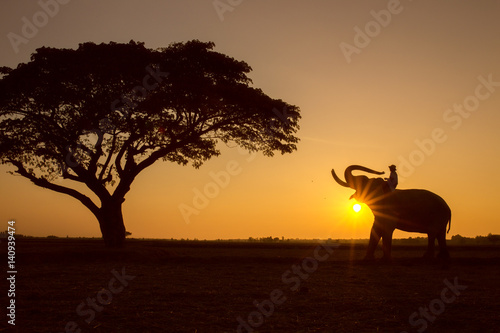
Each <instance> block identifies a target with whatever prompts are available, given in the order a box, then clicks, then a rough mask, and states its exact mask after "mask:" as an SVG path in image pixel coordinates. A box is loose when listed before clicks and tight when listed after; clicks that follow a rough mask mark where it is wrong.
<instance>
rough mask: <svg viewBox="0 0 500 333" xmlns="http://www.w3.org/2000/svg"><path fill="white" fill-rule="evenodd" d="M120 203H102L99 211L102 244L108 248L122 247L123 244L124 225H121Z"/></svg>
mask: <svg viewBox="0 0 500 333" xmlns="http://www.w3.org/2000/svg"><path fill="white" fill-rule="evenodd" d="M122 202H123V201H121V202H116V201H111V200H110V201H109V202H103V203H102V207H101V208H100V209H99V216H98V217H97V219H98V221H99V226H100V228H101V233H102V238H103V239H104V244H105V245H106V247H109V248H118V247H123V246H124V242H125V224H124V223H123V215H122Z"/></svg>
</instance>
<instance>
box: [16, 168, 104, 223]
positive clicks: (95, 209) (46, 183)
mask: <svg viewBox="0 0 500 333" xmlns="http://www.w3.org/2000/svg"><path fill="white" fill-rule="evenodd" d="M9 162H10V163H11V164H12V165H14V166H15V167H17V170H16V171H15V172H16V173H18V174H19V175H21V176H23V177H25V178H28V179H29V180H31V182H32V183H33V184H35V185H37V186H40V187H43V188H46V189H49V190H52V191H55V192H59V193H64V194H67V195H70V196H72V197H73V198H75V199H77V200H78V201H80V202H81V203H82V204H84V205H85V207H87V208H88V209H89V210H90V211H91V212H92V213H93V214H94V215H95V216H96V217H97V216H98V214H99V207H97V205H96V204H95V203H94V202H93V201H92V199H90V198H89V197H87V196H86V195H83V194H81V193H80V192H78V191H77V190H74V189H72V188H68V187H65V186H61V185H56V184H53V183H51V182H49V181H48V180H46V179H44V178H37V177H35V176H34V175H32V174H31V173H29V172H28V171H27V170H26V169H25V168H24V166H23V164H22V163H21V162H18V161H12V160H10V161H9Z"/></svg>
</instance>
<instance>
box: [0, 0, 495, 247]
mask: <svg viewBox="0 0 500 333" xmlns="http://www.w3.org/2000/svg"><path fill="white" fill-rule="evenodd" d="M61 2H65V1H62V0H61ZM42 3H44V2H42ZM45 3H47V4H50V6H48V7H46V10H47V11H49V14H51V15H48V14H44V12H43V10H44V9H43V8H42V7H41V6H40V5H39V4H38V2H36V1H25V0H24V1H14V0H6V1H2V2H1V4H0V13H1V14H0V16H1V20H0V32H1V33H2V35H3V36H4V37H3V38H2V39H1V40H0V49H1V50H2V52H1V54H0V66H9V67H14V66H16V65H17V64H18V63H20V62H27V61H28V60H29V56H30V54H31V53H33V52H34V51H35V49H36V48H38V47H41V46H52V47H65V48H76V47H77V46H78V44H79V43H81V42H86V41H92V42H96V43H100V42H109V41H115V42H128V41H129V40H131V39H133V40H136V41H143V42H145V43H146V46H147V47H150V48H156V47H161V46H166V45H168V44H169V43H171V42H177V41H187V40H190V39H199V40H202V41H214V42H215V43H216V48H215V50H216V51H219V52H222V53H225V54H227V55H229V56H232V57H234V58H236V59H238V60H244V61H246V62H247V63H248V64H249V65H250V66H251V67H252V68H253V71H252V72H251V73H250V77H251V78H252V79H253V81H254V86H256V87H259V88H262V89H263V91H264V92H266V93H267V94H268V95H270V96H271V97H274V98H281V99H283V100H285V101H286V102H288V103H291V104H294V105H298V106H299V107H300V108H301V110H302V121H301V130H300V132H299V133H298V135H299V137H300V138H301V142H300V144H299V146H298V148H299V149H298V151H297V152H295V153H293V154H291V155H284V156H281V155H276V156H275V157H273V158H266V157H263V156H261V155H256V156H251V155H248V154H247V153H245V152H241V151H239V150H238V149H237V148H230V147H227V148H226V147H224V148H223V149H222V150H223V152H222V155H221V156H220V157H218V158H216V159H213V160H211V161H209V162H208V163H206V164H205V165H204V166H202V167H201V168H200V169H193V168H192V167H191V166H186V167H181V166H178V165H174V164H168V163H162V162H160V163H157V164H155V165H153V166H152V167H151V168H149V169H147V170H146V171H145V172H144V173H143V174H141V175H140V176H139V177H137V179H136V182H135V183H134V184H133V185H132V190H131V192H130V193H129V194H128V195H127V197H126V201H125V204H124V219H125V225H126V228H127V230H128V231H130V232H132V235H133V236H134V237H158V238H171V237H173V238H190V239H193V238H198V239H216V238H248V237H250V236H252V237H266V236H270V235H272V236H277V237H281V236H284V237H285V238H351V237H353V238H367V237H368V236H369V230H370V227H371V222H372V221H371V220H372V216H371V214H370V213H369V212H368V211H367V209H366V206H364V209H363V210H362V211H361V212H360V213H358V214H354V213H352V209H351V205H352V204H353V202H349V201H348V198H349V196H350V195H351V194H352V192H353V191H352V190H350V189H346V188H342V187H340V186H338V185H337V184H336V183H335V182H334V181H333V179H332V177H331V175H330V169H331V168H335V170H336V171H337V173H339V174H343V171H344V169H345V168H346V167H347V166H348V165H350V164H362V165H365V166H367V167H370V168H373V169H377V170H381V171H386V172H388V168H387V166H388V165H389V164H396V165H397V166H398V169H399V173H400V177H401V178H402V179H401V180H403V181H400V186H399V188H425V189H429V190H431V191H434V192H435V193H437V194H439V195H441V196H442V197H443V198H444V199H445V200H446V201H447V202H448V204H449V205H450V207H451V209H452V228H451V232H450V235H454V234H461V235H463V236H469V237H471V236H475V235H486V234H488V233H490V232H491V233H494V234H495V233H496V234H500V219H499V218H498V210H497V209H496V207H497V205H498V203H497V200H498V199H499V198H500V195H499V194H498V193H497V188H499V185H500V176H499V173H498V171H497V170H498V168H499V167H498V166H499V165H500V158H499V154H498V143H499V142H500V131H499V130H498V127H499V125H500V112H499V111H500V62H499V61H498V59H500V40H499V37H498V33H499V31H500V20H498V14H499V13H500V1H475V2H472V1H465V0H458V1H457V0H446V1H439V2H437V1H431V0H419V1H410V0H401V1H395V0H390V1H364V2H359V1H357V2H356V3H355V4H354V3H353V2H352V1H326V0H325V1H308V2H306V1H295V0H293V1H291V0H287V1H285V0H279V1H230V2H229V1H228V0H220V1H213V0H203V1H202V0H182V1H181V0H178V1H153V0H150V1H143V2H137V1H118V0H112V1H111V0H110V1H103V2H91V3H90V2H77V1H70V2H68V3H67V4H59V3H58V5H57V6H58V7H56V6H54V4H55V2H54V1H51V0H46V2H45ZM214 3H215V4H218V5H219V7H218V8H219V10H217V9H216V8H215V6H214ZM228 3H233V4H237V3H239V4H238V5H235V6H231V5H228ZM224 4H225V6H226V7H224ZM37 20H38V21H37ZM26 22H30V24H31V23H33V22H35V23H37V24H38V26H39V27H35V28H36V30H31V31H30V30H29V28H28V27H24V26H25V25H27V24H28V23H26ZM23 33H24V34H25V36H23ZM13 34H16V35H18V36H21V37H26V38H25V39H24V40H23V42H22V43H21V42H17V44H16V43H13V42H12V40H13V36H14V35H13ZM9 36H10V37H9ZM18 40H19V39H18ZM7 170H9V168H8V167H6V166H1V167H0V184H1V186H0V222H1V221H4V222H3V223H5V228H6V226H7V221H8V220H9V219H15V220H16V221H17V223H16V227H17V228H18V232H19V233H23V234H30V235H35V236H46V235H57V236H66V235H69V236H100V232H99V226H98V223H97V220H96V219H95V218H94V217H93V215H92V214H91V213H90V212H89V211H87V210H86V208H84V207H83V206H82V205H81V204H80V203H79V202H77V201H76V200H75V199H73V198H71V197H68V196H65V195H63V194H58V193H54V192H51V191H49V190H45V189H41V188H37V187H35V186H34V185H32V184H30V182H29V181H28V180H26V179H24V178H22V177H14V176H11V175H9V174H7V173H6V171H7ZM223 172H227V174H228V175H229V177H225V176H223V175H224V174H223ZM214 177H216V178H217V177H219V178H217V180H218V184H217V182H216V181H215V180H214ZM197 193H198V194H197ZM199 193H202V194H204V193H205V194H206V193H208V195H209V196H210V197H211V198H207V199H206V200H203V199H201V198H200V195H199ZM193 200H195V201H194V202H193ZM182 207H183V208H184V209H185V208H186V207H191V208H192V209H193V210H194V209H196V211H197V212H196V213H197V214H191V215H189V216H186V215H184V216H183V214H182V213H181V209H180V208H182ZM196 207H198V208H196ZM191 212H192V211H191ZM0 229H2V227H1V225H0ZM408 236H415V235H411V234H407V233H403V232H396V233H395V237H408Z"/></svg>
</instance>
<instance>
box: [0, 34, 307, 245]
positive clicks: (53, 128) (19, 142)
mask: <svg viewBox="0 0 500 333" xmlns="http://www.w3.org/2000/svg"><path fill="white" fill-rule="evenodd" d="M213 48H214V43H212V42H200V41H197V40H193V41H189V42H186V43H174V44H171V45H170V46H168V47H165V48H159V49H148V48H146V47H145V46H144V44H143V43H138V42H134V41H131V42H130V43H128V44H119V43H114V42H111V43H108V44H99V45H97V44H94V43H83V44H80V45H79V47H78V49H76V50H74V49H56V48H49V47H43V48H40V49H38V50H37V51H36V52H35V53H34V54H33V55H32V56H31V61H30V62H28V63H23V64H19V65H18V66H17V68H15V69H11V68H7V67H2V68H0V74H1V75H2V77H1V78H0V91H1V92H2V93H1V96H0V161H1V163H2V164H9V165H12V166H14V167H15V171H13V172H14V173H17V174H19V175H21V176H23V177H26V178H28V179H29V180H30V181H32V182H33V183H34V184H35V185H38V186H41V187H44V188H47V189H50V190H54V191H57V192H61V193H65V194H68V195H71V196H73V197H74V198H76V199H78V200H79V201H80V202H82V203H83V204H84V205H85V206H86V207H87V208H88V209H90V210H91V211H92V213H94V215H95V216H96V218H97V219H98V221H99V224H100V227H101V232H102V234H103V238H104V240H105V242H106V244H107V245H108V246H121V245H122V243H123V240H124V238H125V228H124V225H123V218H122V216H121V204H122V202H123V201H124V198H125V195H126V193H127V192H128V191H129V190H130V185H131V183H132V182H133V180H134V179H135V177H136V176H137V175H138V174H139V173H140V172H141V171H142V170H144V169H145V168H147V167H148V166H150V165H152V164H153V163H155V162H156V161H158V160H163V161H169V162H175V163H179V164H182V165H185V164H188V163H190V164H192V165H193V166H194V167H199V166H201V165H202V164H203V162H204V161H206V160H208V159H210V158H211V157H214V156H218V155H219V154H220V150H219V149H218V146H217V143H218V142H223V143H226V144H228V143H235V144H237V145H240V146H241V147H243V148H245V149H247V150H249V151H261V152H262V153H263V154H264V155H267V156H273V154H274V153H275V152H280V153H282V154H284V153H291V152H293V151H294V150H296V149H297V147H296V144H297V142H298V138H297V137H296V135H295V134H296V132H297V130H298V129H299V125H298V121H299V119H300V110H299V108H298V107H297V106H294V105H290V104H288V103H286V102H284V101H282V100H280V99H273V98H271V97H269V96H267V95H266V94H265V93H264V92H263V91H262V90H260V89H258V88H255V87H252V81H251V79H250V78H249V77H248V73H249V72H250V71H251V68H250V66H249V65H248V64H246V63H245V62H243V61H237V60H235V59H233V58H231V57H229V56H226V55H224V54H221V53H218V52H215V51H213ZM59 177H63V178H65V179H67V180H69V181H74V182H77V183H83V184H85V185H86V186H87V187H88V188H89V189H90V190H91V191H92V192H93V193H95V194H96V195H97V197H98V198H99V199H100V201H101V202H100V205H99V203H95V202H93V201H92V200H91V199H90V198H89V197H87V196H85V195H84V194H82V193H80V192H78V191H77V190H75V189H73V188H72V187H70V186H66V185H61V184H59V183H56V182H54V180H55V179H57V178H59Z"/></svg>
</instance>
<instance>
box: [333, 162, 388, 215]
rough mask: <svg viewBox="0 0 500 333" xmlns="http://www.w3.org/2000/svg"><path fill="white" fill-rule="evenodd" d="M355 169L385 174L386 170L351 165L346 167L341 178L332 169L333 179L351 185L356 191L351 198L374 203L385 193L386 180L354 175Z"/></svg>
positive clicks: (341, 183) (344, 184) (347, 185)
mask: <svg viewBox="0 0 500 333" xmlns="http://www.w3.org/2000/svg"><path fill="white" fill-rule="evenodd" d="M354 170H359V171H364V172H368V173H372V174H375V175H383V174H384V172H383V171H382V172H378V171H375V170H372V169H369V168H366V167H364V166H361V165H351V166H348V167H347V168H346V169H345V172H344V178H345V181H343V180H341V179H340V178H339V177H338V176H337V175H336V174H335V171H334V170H333V169H332V176H333V179H335V181H336V182H337V183H339V184H340V185H341V186H344V187H350V188H352V189H353V190H355V191H356V192H355V193H354V194H353V195H352V196H351V198H350V199H352V198H355V199H356V200H358V201H359V202H364V203H366V204H368V205H369V204H370V203H374V202H375V201H377V199H378V198H380V197H382V196H383V195H384V186H385V181H384V180H383V179H382V178H368V177H367V176H354V175H353V174H352V172H353V171H354Z"/></svg>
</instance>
